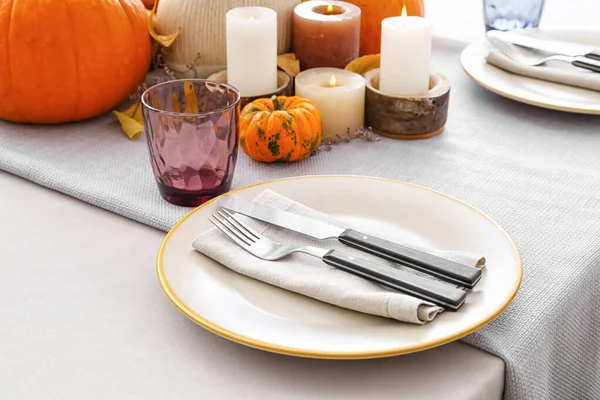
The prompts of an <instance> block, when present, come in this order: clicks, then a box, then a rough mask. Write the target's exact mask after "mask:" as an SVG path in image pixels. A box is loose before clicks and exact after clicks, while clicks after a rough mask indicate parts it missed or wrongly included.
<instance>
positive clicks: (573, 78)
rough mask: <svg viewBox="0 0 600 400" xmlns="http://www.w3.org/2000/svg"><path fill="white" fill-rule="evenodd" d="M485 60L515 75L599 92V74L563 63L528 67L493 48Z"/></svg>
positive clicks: (553, 62) (552, 62) (551, 62)
mask: <svg viewBox="0 0 600 400" xmlns="http://www.w3.org/2000/svg"><path fill="white" fill-rule="evenodd" d="M485 60H486V61H487V62H488V63H489V64H492V65H494V66H496V67H498V68H500V69H503V70H505V71H508V72H512V73H514V74H517V75H523V76H528V77H530V78H536V79H541V80H545V81H550V82H556V83H560V84H564V85H569V86H576V87H580V88H583V89H590V90H596V91H600V73H597V72H593V71H588V70H585V69H583V68H578V67H575V66H573V65H571V64H569V63H566V62H564V61H549V62H547V63H545V64H544V65H541V66H537V67H530V66H527V65H523V64H519V63H517V62H516V61H513V60H512V59H510V58H508V57H507V56H505V55H504V54H503V53H502V52H500V51H499V50H497V49H495V48H492V49H490V52H489V54H488V55H487V56H486V58H485Z"/></svg>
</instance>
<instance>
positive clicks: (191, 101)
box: [177, 81, 198, 113]
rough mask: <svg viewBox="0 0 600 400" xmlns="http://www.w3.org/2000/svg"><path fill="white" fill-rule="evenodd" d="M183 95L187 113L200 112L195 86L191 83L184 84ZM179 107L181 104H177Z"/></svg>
mask: <svg viewBox="0 0 600 400" xmlns="http://www.w3.org/2000/svg"><path fill="white" fill-rule="evenodd" d="M183 93H185V111H184V112H185V113H197V112H198V98H197V97H196V91H195V90H194V84H193V83H192V82H190V81H187V82H184V83H183ZM177 106H178V107H179V102H178V104H177Z"/></svg>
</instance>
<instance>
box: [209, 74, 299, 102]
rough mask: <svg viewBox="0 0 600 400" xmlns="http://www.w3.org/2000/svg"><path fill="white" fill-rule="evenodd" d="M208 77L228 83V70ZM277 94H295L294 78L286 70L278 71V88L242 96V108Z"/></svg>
mask: <svg viewBox="0 0 600 400" xmlns="http://www.w3.org/2000/svg"><path fill="white" fill-rule="evenodd" d="M207 79H210V80H212V81H217V82H222V83H227V70H226V69H224V70H222V71H219V72H215V73H214V74H212V75H210V76H209V77H208V78H207ZM273 95H275V96H293V95H294V80H293V78H292V76H291V75H289V74H288V73H286V72H284V71H279V70H278V71H277V90H275V91H274V92H270V93H265V94H261V95H257V96H250V97H244V96H242V97H241V98H240V108H241V109H243V108H244V107H245V106H246V104H248V103H251V102H253V101H254V100H256V99H262V98H270V97H272V96H273Z"/></svg>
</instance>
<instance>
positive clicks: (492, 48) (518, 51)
mask: <svg viewBox="0 0 600 400" xmlns="http://www.w3.org/2000/svg"><path fill="white" fill-rule="evenodd" d="M483 3H484V16H485V19H486V21H485V22H486V31H487V32H486V37H485V38H482V39H480V40H478V41H476V42H474V43H472V44H471V45H469V46H468V47H467V48H465V49H464V51H463V52H462V55H461V64H462V67H463V69H464V70H465V72H466V73H467V74H468V75H469V76H470V77H471V78H472V79H473V80H474V81H476V82H477V83H478V84H480V85H481V86H483V87H485V88H486V89H489V90H491V91H492V92H494V93H497V94H499V95H501V96H504V97H507V98H510V99H513V100H516V101H519V102H523V103H527V104H531V105H535V106H539V107H543V108H549V109H554V110H560V111H567V112H573V113H580V114H600V39H598V38H600V30H599V29H598V28H585V29H583V28H577V27H570V28H569V27H561V28H553V27H543V28H540V27H538V25H539V23H540V20H541V18H542V15H543V6H544V2H543V1H542V0H532V1H525V2H523V3H522V4H519V3H518V2H515V1H510V0H503V1H497V0H485V1H484V2H483Z"/></svg>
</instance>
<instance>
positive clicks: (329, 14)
mask: <svg viewBox="0 0 600 400" xmlns="http://www.w3.org/2000/svg"><path fill="white" fill-rule="evenodd" d="M359 46H360V8H358V7H357V6H355V5H354V4H350V3H346V2H344V1H319V0H314V1H307V2H304V3H301V4H299V5H297V6H296V8H295V9H294V53H295V54H296V57H298V59H299V60H300V69H302V70H306V69H310V68H317V67H333V68H342V69H343V68H345V67H346V65H348V63H349V62H350V61H352V60H354V59H356V58H358V51H359Z"/></svg>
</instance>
